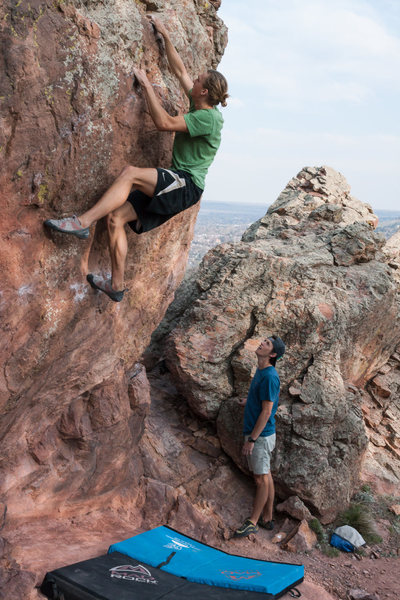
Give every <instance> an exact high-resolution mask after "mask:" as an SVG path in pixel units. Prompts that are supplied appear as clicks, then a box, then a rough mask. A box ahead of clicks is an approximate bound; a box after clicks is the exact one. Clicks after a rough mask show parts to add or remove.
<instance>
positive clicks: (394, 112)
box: [204, 0, 400, 211]
mask: <svg viewBox="0 0 400 600" xmlns="http://www.w3.org/2000/svg"><path fill="white" fill-rule="evenodd" d="M218 15H219V16H220V17H221V18H222V19H223V21H224V22H225V24H226V25H227V27H228V37H229V41H228V46H227V48H226V50H225V54H224V56H223V59H222V61H221V63H220V65H219V66H218V70H220V71H221V72H222V73H223V74H224V75H225V76H226V78H227V80H228V83H229V93H230V96H231V97H230V99H229V104H228V107H226V108H222V109H221V110H222V112H223V116H224V120H225V124H224V129H223V132H222V134H223V138H222V143H221V147H220V149H219V151H218V154H217V157H216V159H215V161H214V164H213V165H212V167H211V168H210V170H209V174H208V177H207V185H206V191H205V195H204V200H205V201H207V200H208V201H224V202H235V203H243V202H246V203H251V204H254V203H260V204H264V205H265V206H267V205H269V204H271V203H272V202H274V200H275V199H276V198H277V197H278V195H279V194H280V192H281V191H282V189H283V188H284V187H285V186H286V184H287V183H288V181H289V180H290V179H291V178H292V177H294V176H295V175H296V174H297V173H298V172H299V171H300V170H301V169H302V167H304V166H320V165H328V166H330V167H333V168H334V169H336V170H337V171H340V172H341V173H342V174H343V175H344V176H345V177H346V179H347V181H348V183H349V184H350V186H351V193H352V195H353V196H355V197H356V198H358V199H359V200H362V201H363V202H367V203H369V204H371V205H372V207H373V208H374V209H375V210H376V209H381V210H382V209H388V210H399V211H400V0H249V2H243V0H222V4H221V7H220V9H219V11H218Z"/></svg>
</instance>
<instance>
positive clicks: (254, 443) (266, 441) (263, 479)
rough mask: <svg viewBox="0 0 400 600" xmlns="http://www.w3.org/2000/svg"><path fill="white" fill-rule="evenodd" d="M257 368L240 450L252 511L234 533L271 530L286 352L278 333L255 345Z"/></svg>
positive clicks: (247, 402) (246, 411)
mask: <svg viewBox="0 0 400 600" xmlns="http://www.w3.org/2000/svg"><path fill="white" fill-rule="evenodd" d="M255 352H256V356H257V363H258V366H257V370H256V372H255V375H254V377H253V379H252V381H251V384H250V389H249V392H248V395H247V400H244V401H240V403H241V404H244V403H245V409H244V419H243V434H244V444H243V448H242V454H244V455H245V456H246V457H247V463H248V467H249V470H250V471H251V472H252V473H253V476H254V479H255V483H256V495H255V498H254V503H253V512H252V513H251V515H250V517H249V518H248V519H246V520H245V521H244V523H243V525H242V526H241V527H239V529H237V530H236V531H235V533H234V537H244V536H247V535H250V533H257V531H258V526H261V527H264V528H265V529H269V530H272V529H273V528H274V521H273V519H272V511H273V505H274V497H275V488H274V482H273V479H272V475H271V469H270V462H271V454H272V451H273V449H274V448H275V413H276V410H277V408H278V403H279V390H280V380H279V375H278V372H277V370H276V369H275V363H276V361H277V360H278V359H279V358H281V357H282V356H283V354H284V353H285V344H284V343H283V341H282V340H281V338H280V337H278V336H275V335H273V336H271V337H268V338H266V339H265V340H263V341H262V342H261V344H260V345H259V346H258V348H257V350H256V351H255Z"/></svg>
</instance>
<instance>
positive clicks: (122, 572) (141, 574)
mask: <svg viewBox="0 0 400 600" xmlns="http://www.w3.org/2000/svg"><path fill="white" fill-rule="evenodd" d="M110 577H113V578H115V579H125V580H126V581H136V582H137V583H153V584H157V583H158V581H157V579H155V578H154V577H153V575H152V574H151V573H150V571H149V570H148V569H146V567H144V566H143V565H136V566H133V565H121V566H119V567H113V568H112V569H110Z"/></svg>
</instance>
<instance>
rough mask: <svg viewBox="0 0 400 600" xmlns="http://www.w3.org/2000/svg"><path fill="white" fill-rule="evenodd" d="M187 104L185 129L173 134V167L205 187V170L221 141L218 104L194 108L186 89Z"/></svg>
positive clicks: (201, 186) (222, 120) (202, 187)
mask: <svg viewBox="0 0 400 600" xmlns="http://www.w3.org/2000/svg"><path fill="white" fill-rule="evenodd" d="M189 99H190V108H189V112H188V113H187V114H186V115H184V119H185V122H186V125H187V128H188V133H187V132H180V131H178V132H177V133H176V134H175V141H174V147H173V150H172V168H173V169H180V170H182V171H187V172H188V173H190V175H191V177H192V179H193V181H194V183H195V184H196V185H197V186H198V187H199V188H201V189H202V190H204V185H205V179H206V175H207V171H208V168H209V166H210V165H211V163H212V161H213V160H214V156H215V154H216V152H217V150H218V148H219V145H220V143H221V129H222V125H223V123H224V119H223V118H222V115H221V113H220V111H219V110H218V108H217V107H216V106H214V108H204V109H201V110H196V109H195V107H194V104H193V100H192V96H191V93H190V92H189Z"/></svg>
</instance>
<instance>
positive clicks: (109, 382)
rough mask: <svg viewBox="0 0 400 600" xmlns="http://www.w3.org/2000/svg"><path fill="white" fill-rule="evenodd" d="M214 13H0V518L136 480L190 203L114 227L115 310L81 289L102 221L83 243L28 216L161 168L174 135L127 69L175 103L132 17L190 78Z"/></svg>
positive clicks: (29, 5)
mask: <svg viewBox="0 0 400 600" xmlns="http://www.w3.org/2000/svg"><path fill="white" fill-rule="evenodd" d="M217 4H218V3H216V2H213V3H209V2H208V3H206V4H201V6H200V5H198V3H197V2H195V1H191V0H189V1H188V2H185V3H184V5H182V3H179V2H177V1H176V0H165V1H162V0H157V1H154V2H153V1H152V2H132V1H131V0H120V1H119V2H113V1H111V0H105V1H103V2H94V1H85V2H84V1H80V0H74V1H72V0H69V1H59V2H58V1H57V2H53V1H50V0H49V1H43V0H29V1H28V0H22V1H20V2H14V1H11V0H5V2H3V3H2V4H1V7H0V27H1V44H2V53H1V57H2V59H1V60H2V63H1V65H2V68H1V69H0V78H1V80H0V81H1V90H2V91H1V96H2V101H1V108H0V111H1V112H0V120H1V127H0V157H1V160H0V187H1V189H2V206H1V210H2V218H1V243H2V251H1V258H0V264H1V272H2V282H1V292H0V306H1V319H2V336H1V340H0V356H1V364H2V365H3V368H2V370H1V373H0V440H1V442H0V444H1V456H2V462H1V465H0V469H1V473H0V481H1V484H0V485H1V487H0V498H1V500H2V501H3V502H4V503H5V504H6V505H7V507H8V508H7V522H8V523H11V522H12V520H13V519H15V518H18V517H22V516H23V517H24V518H26V517H27V516H28V515H32V516H38V515H39V514H46V515H50V514H53V513H55V514H58V515H61V514H63V513H64V511H65V513H68V512H71V511H73V510H78V509H79V507H83V506H85V505H86V503H87V502H89V503H91V506H92V507H93V506H94V505H97V506H102V505H107V503H108V502H109V500H110V497H111V496H112V497H116V496H117V495H118V493H123V490H124V489H129V488H130V487H131V488H132V487H133V488H134V487H135V484H136V482H137V477H138V472H137V470H139V471H140V468H138V469H135V468H132V461H131V456H132V455H133V454H134V452H135V448H136V447H137V444H138V441H139V439H140V437H141V435H142V430H143V420H144V417H145V415H146V406H147V403H148V402H147V396H148V392H146V390H145V391H144V395H143V398H142V399H141V398H140V397H138V391H137V390H136V391H134V390H135V388H139V389H142V390H143V386H141V385H139V386H138V385H137V384H136V383H135V380H136V378H137V377H139V378H141V377H143V375H142V374H140V373H139V371H137V369H136V367H135V363H136V361H137V360H138V358H139V357H140V356H141V354H142V352H143V350H144V349H145V348H146V346H147V345H148V343H149V341H150V336H151V333H152V332H153V330H154V329H155V328H156V327H157V325H158V323H159V322H160V320H161V319H162V317H163V315H164V313H165V311H166V309H167V307H168V305H169V303H170V302H171V301H172V299H173V295H174V291H175V289H176V288H177V286H178V285H179V283H180V281H181V279H182V277H183V274H184V271H185V266H186V261H187V254H188V249H189V246H190V242H191V240H192V237H193V228H194V223H195V219H196V215H197V210H198V206H196V207H193V208H191V209H189V210H187V211H185V212H184V213H182V214H180V215H178V216H177V217H175V218H173V219H171V220H170V221H169V222H168V223H167V224H166V225H165V226H163V227H161V228H159V229H157V230H154V231H153V232H151V233H149V234H146V235H143V236H135V234H133V232H129V233H128V237H129V245H130V252H129V255H128V262H127V271H126V284H127V287H128V289H129V291H128V293H127V294H126V299H124V301H123V302H122V303H121V304H118V305H116V304H114V303H112V302H110V301H109V300H108V299H107V298H106V297H105V296H104V295H103V294H96V293H95V292H93V290H91V288H90V287H89V286H88V285H87V283H86V274H87V272H88V271H96V272H98V271H100V272H107V271H109V269H110V266H109V258H108V253H107V238H106V232H105V227H104V224H103V223H98V225H97V227H96V228H95V227H93V228H92V231H91V235H90V238H89V240H87V241H82V240H77V239H75V238H73V239H71V238H68V239H64V238H62V237H61V236H60V235H59V234H56V233H49V232H48V231H45V230H44V228H43V220H44V219H45V218H49V217H54V216H56V215H61V214H67V215H68V214H69V215H70V214H72V213H74V212H75V213H77V214H79V213H80V212H82V211H83V210H85V209H86V208H88V207H89V206H91V205H92V204H93V203H94V202H95V201H96V200H97V199H98V197H99V196H100V194H101V193H102V192H103V191H104V190H105V189H106V188H107V187H108V186H109V185H110V183H111V182H112V181H113V178H114V177H115V176H116V175H117V174H118V173H119V171H120V170H121V168H122V167H123V166H124V165H125V164H135V165H138V166H143V167H145V166H152V167H154V166H157V165H161V166H169V164H170V158H171V148H172V139H173V136H172V134H169V133H158V132H157V131H156V130H155V127H154V124H153V122H152V120H151V118H150V116H149V113H148V110H147V108H146V104H145V101H144V97H143V94H142V92H141V90H140V89H139V88H138V87H137V86H135V85H134V78H133V68H134V67H142V68H146V69H147V70H148V72H149V78H150V79H151V81H152V82H153V85H154V89H155V92H156V94H157V95H158V97H159V99H160V101H161V103H162V104H163V106H164V107H165V108H166V109H167V110H168V111H169V112H170V113H171V114H176V112H177V111H181V112H183V111H184V110H186V109H187V98H186V97H185V95H184V93H183V92H182V90H181V89H180V87H179V84H178V81H177V80H176V79H175V78H174V77H173V76H172V74H171V72H170V70H169V68H168V65H167V61H166V57H165V52H164V48H163V44H162V43H161V42H160V41H159V40H157V38H156V36H155V35H154V31H153V29H152V26H151V24H150V22H149V21H148V19H147V18H146V13H147V12H148V11H149V10H151V11H155V12H157V13H158V16H159V18H160V19H162V20H164V21H165V22H166V24H167V27H168V28H169V30H170V32H171V37H172V39H173V41H174V42H175V44H176V46H177V48H178V50H179V51H180V53H181V55H182V58H183V60H184V62H185V64H186V65H187V67H188V70H189V72H190V73H191V74H192V75H193V76H195V75H196V74H197V73H198V72H199V71H204V70H205V69H206V68H208V67H211V66H216V65H217V63H218V62H219V60H220V58H221V55H222V52H223V50H224V47H225V44H226V28H225V26H224V25H223V23H222V22H221V20H220V19H219V18H218V16H217V14H216V7H215V5H217ZM130 389H132V390H133V391H132V393H130V391H129V390H130ZM139 396H140V393H139ZM139 474H140V473H139ZM133 496H134V494H133ZM82 510H84V509H82Z"/></svg>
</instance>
